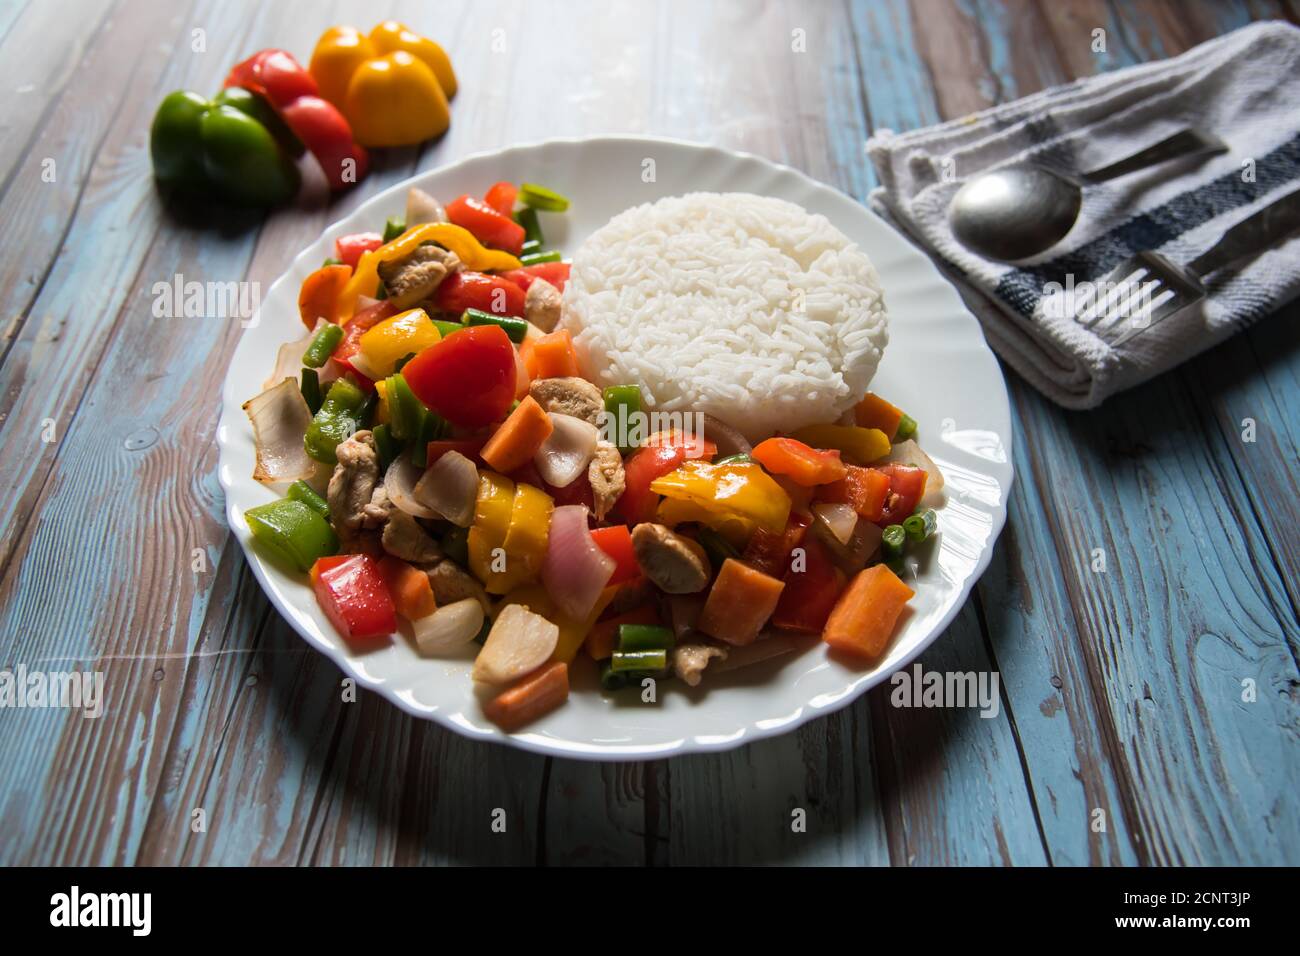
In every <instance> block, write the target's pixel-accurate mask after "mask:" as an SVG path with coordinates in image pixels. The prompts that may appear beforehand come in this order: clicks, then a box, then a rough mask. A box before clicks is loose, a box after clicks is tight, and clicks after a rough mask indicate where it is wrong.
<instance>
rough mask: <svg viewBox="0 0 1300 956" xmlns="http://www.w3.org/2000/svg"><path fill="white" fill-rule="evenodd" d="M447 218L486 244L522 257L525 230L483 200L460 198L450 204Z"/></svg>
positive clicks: (470, 197)
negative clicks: (520, 253)
mask: <svg viewBox="0 0 1300 956" xmlns="http://www.w3.org/2000/svg"><path fill="white" fill-rule="evenodd" d="M446 208H447V218H448V219H449V220H451V222H452V223H453V224H455V225H457V226H460V227H461V228H462V229H468V230H469V231H470V232H472V233H473V234H474V237H475V238H476V239H478V240H479V242H481V243H483V244H484V245H488V246H492V247H494V248H496V249H504V250H505V251H506V252H509V253H511V254H512V255H516V256H517V255H519V252H520V250H521V249H523V247H524V236H525V233H524V227H523V226H521V225H519V223H517V222H515V221H514V220H513V219H511V218H510V217H509V216H508V215H506V216H503V215H502V214H501V213H499V212H497V211H496V210H495V209H493V208H492V207H491V206H489V205H488V204H487V203H485V202H484V201H483V200H481V199H475V198H474V197H473V196H460V197H458V198H456V199H453V200H452V201H451V202H449V203H447V207H446Z"/></svg>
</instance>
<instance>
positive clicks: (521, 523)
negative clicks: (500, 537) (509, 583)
mask: <svg viewBox="0 0 1300 956" xmlns="http://www.w3.org/2000/svg"><path fill="white" fill-rule="evenodd" d="M554 510H555V501H554V500H553V499H552V498H551V496H550V495H548V494H547V493H546V492H544V491H542V490H541V489H540V488H534V487H533V486H532V485H528V484H524V483H523V482H520V483H519V484H517V485H515V500H514V504H513V505H512V506H511V509H510V529H509V530H508V531H507V532H506V540H505V544H504V545H503V547H504V548H505V549H506V557H507V558H508V559H509V560H510V562H511V563H519V564H520V565H521V567H522V568H523V573H524V574H526V575H527V576H528V577H534V576H536V575H537V574H538V573H539V572H540V571H541V570H542V561H543V559H545V557H546V542H547V540H548V538H549V537H550V533H551V512H553V511H554Z"/></svg>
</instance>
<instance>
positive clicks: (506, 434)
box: [479, 395, 555, 472]
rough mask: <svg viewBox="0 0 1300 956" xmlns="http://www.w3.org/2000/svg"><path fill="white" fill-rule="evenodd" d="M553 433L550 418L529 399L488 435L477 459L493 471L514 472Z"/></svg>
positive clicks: (530, 457)
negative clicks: (489, 436)
mask: <svg viewBox="0 0 1300 956" xmlns="http://www.w3.org/2000/svg"><path fill="white" fill-rule="evenodd" d="M554 430H555V426H554V425H552V424H551V417H550V416H549V415H547V414H546V412H545V411H544V410H543V409H542V406H541V405H538V404H537V400H536V399H534V398H533V397H532V396H531V395H529V396H528V397H527V398H525V399H524V400H523V401H522V402H520V403H519V404H518V405H517V406H516V407H515V410H514V411H513V412H511V413H510V417H509V418H507V419H506V420H505V421H504V422H502V423H501V424H500V425H499V426H498V427H497V430H496V431H495V432H493V433H492V437H491V438H489V439H488V440H487V444H485V445H484V446H483V450H482V451H480V452H479V457H480V458H482V459H483V460H484V461H485V462H487V464H488V467H490V468H492V469H493V470H494V471H500V472H510V471H514V470H515V469H516V468H522V467H523V466H524V465H525V464H527V463H528V462H530V461H532V458H533V456H534V455H536V454H537V449H539V448H541V447H542V442H544V441H546V439H547V437H548V436H549V435H550V434H551V432H552V431H554Z"/></svg>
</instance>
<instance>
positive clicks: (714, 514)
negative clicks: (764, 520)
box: [655, 498, 758, 549]
mask: <svg viewBox="0 0 1300 956" xmlns="http://www.w3.org/2000/svg"><path fill="white" fill-rule="evenodd" d="M655 521H657V522H659V524H661V525H664V526H665V527H668V528H675V527H677V526H678V525H679V524H691V523H694V524H702V525H704V526H705V527H706V528H712V529H713V530H714V531H716V532H718V534H720V535H722V536H723V537H724V538H726V539H727V541H729V542H730V543H731V544H732V546H733V547H736V548H739V549H743V548H744V547H745V545H746V544H748V543H749V539H750V538H752V537H753V536H754V532H755V531H756V530H757V529H758V524H757V522H755V521H753V520H751V519H749V518H746V517H743V516H741V515H738V514H733V513H730V512H726V511H710V510H708V509H707V508H705V507H703V506H702V505H697V504H695V503H694V502H693V501H683V500H681V499H678V498H665V499H663V501H661V502H659V510H658V511H657V512H655Z"/></svg>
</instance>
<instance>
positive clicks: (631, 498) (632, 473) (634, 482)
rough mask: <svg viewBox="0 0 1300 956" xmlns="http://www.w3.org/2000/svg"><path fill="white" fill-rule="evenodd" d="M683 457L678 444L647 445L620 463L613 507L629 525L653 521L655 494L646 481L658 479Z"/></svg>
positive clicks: (680, 461)
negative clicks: (621, 480) (620, 479)
mask: <svg viewBox="0 0 1300 956" xmlns="http://www.w3.org/2000/svg"><path fill="white" fill-rule="evenodd" d="M685 459H686V449H685V448H684V447H682V446H681V445H647V446H645V447H644V448H638V449H637V450H636V451H634V452H633V453H632V454H631V455H630V456H629V457H628V459H627V461H626V462H624V464H623V477H624V488H623V494H622V495H620V496H619V499H618V502H617V504H616V505H615V506H614V507H615V510H616V511H617V512H618V513H619V515H620V516H622V518H623V520H624V521H626V522H627V523H628V524H631V525H638V524H641V523H642V522H643V521H653V520H654V517H655V511H656V510H657V509H658V507H659V496H658V495H657V494H655V493H654V492H653V491H651V490H650V482H652V481H654V480H655V479H656V478H662V477H663V476H664V475H666V474H668V473H669V472H670V471H675V470H676V469H677V466H678V465H680V464H681V463H682V462H683V461H685Z"/></svg>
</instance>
